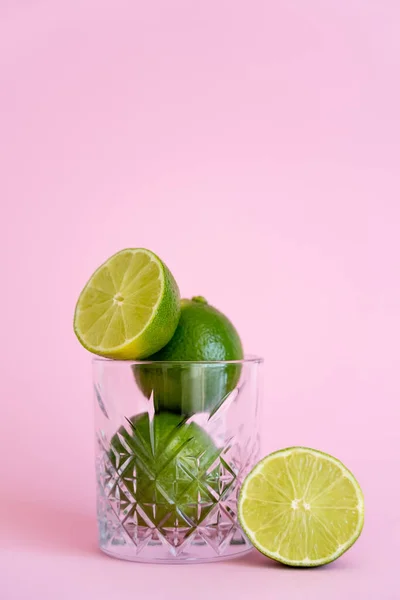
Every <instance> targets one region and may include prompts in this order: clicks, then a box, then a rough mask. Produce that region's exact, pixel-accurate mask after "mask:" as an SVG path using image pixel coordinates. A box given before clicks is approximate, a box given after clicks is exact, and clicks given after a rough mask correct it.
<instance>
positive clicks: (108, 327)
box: [74, 248, 180, 359]
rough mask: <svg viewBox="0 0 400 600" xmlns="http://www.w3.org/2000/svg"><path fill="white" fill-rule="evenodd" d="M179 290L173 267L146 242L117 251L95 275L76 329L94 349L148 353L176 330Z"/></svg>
mask: <svg viewBox="0 0 400 600" xmlns="http://www.w3.org/2000/svg"><path fill="white" fill-rule="evenodd" d="M179 314H180V301H179V290H178V286H177V285H176V282H175V280H174V278H173V276H172V275H171V273H170V271H169V270H168V269H167V267H166V266H165V265H164V263H163V262H162V261H161V260H160V259H159V258H158V257H157V256H156V255H155V254H153V253H152V252H150V251H149V250H145V249H143V248H136V249H127V250H122V251H121V252H118V253H117V254H114V255H113V256H112V257H111V258H109V259H108V260H107V261H106V262H105V263H104V264H103V265H101V267H99V268H98V269H97V271H96V272H95V273H94V274H93V275H92V277H91V278H90V280H89V281H88V283H87V284H86V286H85V288H84V289H83V291H82V293H81V295H80V297H79V299H78V303H77V305H76V309H75V318H74V330H75V333H76V335H77V337H78V339H79V341H80V342H81V344H82V345H83V346H84V347H85V348H86V349H87V350H89V351H90V352H93V353H95V354H99V355H101V356H107V357H109V358H121V359H138V358H145V357H147V356H149V355H150V354H153V353H154V352H157V351H158V350H160V349H161V348H162V347H163V346H164V345H165V344H167V343H168V341H169V340H170V339H171V337H172V336H173V334H174V332H175V329H176V326H177V324H178V320H179Z"/></svg>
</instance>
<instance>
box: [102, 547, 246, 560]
mask: <svg viewBox="0 0 400 600" xmlns="http://www.w3.org/2000/svg"><path fill="white" fill-rule="evenodd" d="M100 550H101V551H102V552H104V553H105V554H107V555H108V556H111V557H112V558H118V559H120V560H128V561H131V562H140V563H150V564H176V565H182V564H193V563H209V562H217V561H223V560H229V559H233V558H237V557H240V556H244V555H245V554H248V553H249V552H251V550H252V547H251V546H250V544H248V543H246V544H243V545H242V544H241V545H233V544H232V546H229V547H228V548H227V549H226V551H225V552H224V553H223V554H220V555H218V554H216V553H215V552H214V551H213V550H212V549H210V547H209V546H207V544H204V545H202V546H200V545H199V546H198V547H197V548H195V547H193V546H191V547H190V550H189V551H186V552H185V551H183V552H182V553H181V554H180V555H179V556H176V557H174V556H172V555H171V554H170V552H169V550H168V549H167V548H164V547H162V545H161V547H159V548H154V547H149V548H148V549H147V551H146V552H143V553H141V554H139V555H138V554H137V553H136V552H135V551H132V548H129V547H111V546H107V547H104V546H103V547H102V546H100Z"/></svg>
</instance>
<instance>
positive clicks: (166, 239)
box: [0, 0, 400, 600]
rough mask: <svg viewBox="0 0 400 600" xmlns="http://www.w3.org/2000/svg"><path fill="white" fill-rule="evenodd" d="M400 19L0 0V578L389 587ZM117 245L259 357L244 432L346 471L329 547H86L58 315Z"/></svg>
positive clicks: (85, 380) (65, 323) (301, 590)
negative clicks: (258, 416)
mask: <svg viewBox="0 0 400 600" xmlns="http://www.w3.org/2000/svg"><path fill="white" fill-rule="evenodd" d="M399 19H400V4H399V2H398V0H392V1H391V0H370V1H366V0H323V1H322V2H321V0H303V1H302V2H296V1H295V0H282V1H280V2H267V1H266V0H262V1H261V0H260V1H256V0H247V1H246V2H239V1H236V0H235V1H233V0H229V1H228V0H226V1H225V0H203V1H202V2H194V1H189V0H168V2H162V1H161V0H159V1H153V0H146V1H145V2H135V1H133V0H112V1H110V2H106V1H105V0H96V1H94V0H85V1H84V2H82V1H81V0H79V1H78V0H68V1H64V2H61V1H54V0H53V1H51V2H50V1H49V0H1V2H0V109H1V110H0V157H1V176H0V197H1V206H2V218H1V222H0V223H1V224H0V227H1V235H0V244H1V251H2V267H1V268H2V282H3V283H2V290H3V292H2V294H1V298H0V302H1V315H2V323H1V336H2V341H3V344H2V357H1V358H2V360H1V365H2V369H1V371H2V378H1V396H2V413H1V418H0V456H1V494H0V504H1V507H0V532H1V533H0V548H1V551H0V573H1V575H0V597H1V599H2V600H14V599H18V600H22V599H23V600H27V599H36V598H41V599H44V598H46V599H47V598H49V599H53V598H57V599H58V600H64V599H70V598H74V599H77V598H85V599H86V598H96V600H100V599H103V598H104V599H109V598H121V597H122V596H123V595H124V597H127V596H128V595H129V596H132V595H134V596H135V597H137V598H144V597H148V598H153V597H154V598H155V597H159V598H166V599H167V600H169V599H172V598H174V599H184V598H185V599H186V598H190V599H191V600H196V599H200V598H201V599H202V600H203V599H204V598H210V599H213V598H225V597H226V598H229V599H236V598H237V599H243V598H247V597H250V598H252V599H255V600H257V599H261V598H263V599H265V598H271V599H273V600H280V599H289V598H290V599H291V600H292V599H294V600H296V599H297V598H299V599H302V598H308V599H309V600H313V599H317V598H318V599H320V598H322V597H323V598H324V599H325V600H331V599H336V598H343V599H347V598H349V599H350V598H352V599H353V598H363V599H369V598H371V599H377V598H379V599H380V600H389V599H397V598H399V597H400V592H398V591H396V590H397V581H398V578H397V571H398V566H397V563H398V559H397V558H396V557H395V556H394V554H395V552H396V551H397V553H399V551H400V548H399V542H398V540H399V539H400V518H399V510H398V507H399V501H400V495H399V483H398V481H399V469H400V450H399V417H400V408H399V405H400V402H399V393H400V370H399V368H400V361H399V339H400V312H399V306H400V283H399V273H400V269H399V267H400V242H399V237H400V236H399V226H400V169H399V166H400V165H399V156H400V117H399V106H400V85H399V73H400V37H399V22H400V21H399ZM126 246H146V247H149V248H151V249H153V250H154V251H156V252H157V253H159V254H160V255H161V257H162V258H163V259H164V260H165V261H166V262H167V264H168V265H169V266H170V268H171V269H172V271H173V272H174V274H175V275H176V278H177V280H178V281H179V283H180V286H181V291H182V293H183V295H195V294H201V295H204V296H206V297H207V298H208V300H209V301H210V302H211V303H213V304H215V305H216V306H218V307H219V308H221V309H222V310H224V311H225V312H226V313H227V314H228V315H229V316H230V317H231V318H232V320H233V321H234V322H235V323H236V325H237V327H238V329H239V330H240V332H241V334H242V337H243V341H244V344H245V347H246V349H247V351H248V352H251V353H260V354H262V355H263V356H264V357H265V359H266V370H265V374H266V385H265V410H264V423H263V432H264V437H263V446H264V448H263V449H264V452H265V453H267V452H268V451H271V450H274V449H277V448H279V447H284V446H286V445H294V444H305V445H309V446H314V447H317V448H320V449H322V450H325V451H327V452H330V453H332V454H334V455H336V456H338V457H339V458H341V459H342V460H343V461H344V462H345V463H346V464H347V465H348V466H349V467H350V468H351V469H352V470H353V471H354V473H355V474H356V476H357V477H358V478H359V481H360V483H361V485H362V487H363V489H364V492H365V497H366V525H365V529H364V533H363V535H362V537H361V538H360V540H359V542H358V543H357V544H356V546H355V547H354V548H353V549H352V550H351V551H350V552H349V553H348V554H347V555H346V556H344V557H343V558H342V559H340V560H339V561H338V562H337V563H334V564H333V565H331V566H329V567H327V568H324V569H319V570H313V571H306V572H305V571H302V570H290V569H284V568H281V567H276V566H275V565H274V564H273V563H271V562H269V561H268V560H267V559H264V558H263V557H261V556H260V555H258V554H254V555H252V556H250V557H248V558H246V559H242V560H237V561H233V562H230V563H223V564H215V565H211V566H205V565H198V566H189V567H188V566H186V567H174V568H172V567H164V566H160V567H154V566H148V565H135V564H129V563H123V562H118V561H116V560H112V559H109V558H107V557H104V556H102V555H101V554H100V553H99V552H98V551H97V549H96V526H95V521H94V514H95V511H94V503H95V498H94V473H93V443H92V388H91V379H90V357H89V355H88V354H87V353H85V351H84V350H83V349H82V348H81V347H80V346H79V344H78V342H77V341H76V340H75V338H74V335H73V332H72V314H73V309H74V304H75V301H76V299H77V296H78V293H79V291H80V289H81V287H82V286H83V284H84V283H85V281H86V279H87V278H88V276H89V275H90V274H91V272H92V271H93V270H94V269H95V268H96V267H97V266H98V264H99V263H100V262H102V261H103V260H104V259H105V258H107V257H108V256H109V255H110V254H112V253H113V252H115V251H117V250H119V249H121V248H123V247H126Z"/></svg>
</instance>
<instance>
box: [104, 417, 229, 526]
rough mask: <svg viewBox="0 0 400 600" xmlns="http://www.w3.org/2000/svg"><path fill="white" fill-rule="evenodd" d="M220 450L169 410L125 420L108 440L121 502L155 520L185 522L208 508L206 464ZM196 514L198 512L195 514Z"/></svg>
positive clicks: (171, 523) (209, 480)
mask: <svg viewBox="0 0 400 600" xmlns="http://www.w3.org/2000/svg"><path fill="white" fill-rule="evenodd" d="M219 454H220V451H219V450H218V449H217V448H216V446H215V445H214V443H213V441H212V439H211V438H210V437H209V436H208V435H207V433H206V432H205V431H204V430H203V429H202V428H201V427H200V426H199V425H197V424H196V423H189V424H188V423H187V419H185V418H182V417H180V416H178V415H175V414H172V413H160V414H158V415H154V418H153V419H150V418H149V415H148V414H147V413H142V414H139V415H136V416H134V417H132V418H131V419H129V420H128V422H127V425H126V427H120V429H119V430H118V431H117V432H116V433H115V434H114V436H113V437H112V439H111V446H110V452H109V457H110V461H111V463H112V464H113V466H114V468H115V469H117V472H118V480H117V481H116V485H117V486H118V488H119V491H118V496H119V498H120V501H121V502H122V503H126V504H128V505H129V504H132V503H135V502H137V503H138V505H139V506H140V508H141V510H142V511H143V512H144V513H145V514H146V515H147V517H148V518H149V519H150V520H151V521H152V522H153V523H155V524H156V525H162V526H163V527H176V526H186V527H187V525H188V524H187V523H185V522H184V521H185V518H187V519H188V520H191V521H193V522H198V520H199V519H201V518H203V517H204V516H205V515H204V511H206V510H209V509H211V508H212V502H215V497H213V495H212V494H210V492H209V489H210V486H211V489H212V488H213V487H216V490H217V489H218V481H217V480H216V481H214V479H213V473H212V470H211V474H210V467H211V466H212V465H213V463H214V462H215V460H216V459H217V458H218V456H219ZM200 513H201V514H200Z"/></svg>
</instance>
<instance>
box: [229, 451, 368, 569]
mask: <svg viewBox="0 0 400 600" xmlns="http://www.w3.org/2000/svg"><path fill="white" fill-rule="evenodd" d="M238 514H239V520H240V523H241V525H242V527H243V530H244V532H245V533H246V535H247V537H248V538H249V540H250V541H251V542H252V544H253V545H254V546H255V547H256V548H257V549H258V550H259V551H260V552H262V553H263V554H265V555H266V556H268V557H269V558H272V559H274V560H277V561H279V562H282V563H284V564H287V565H291V566H296V567H316V566H319V565H324V564H326V563H329V562H332V561H333V560H335V559H336V558H338V557H339V556H341V555H342V554H343V553H344V552H346V550H348V549H349V548H350V546H352V545H353V544H354V542H355V541H356V540H357V538H358V537H359V535H360V533H361V531H362V528H363V523H364V499H363V494H362V491H361V488H360V486H359V484H358V483H357V481H356V479H355V478H354V476H353V475H352V474H351V473H350V471H349V470H348V469H347V468H346V467H345V466H344V465H343V464H342V463H341V462H340V461H339V460H337V459H336V458H333V456H329V455H328V454H324V453H323V452H319V451H318V450H313V449H311V448H302V447H299V446H297V447H293V448H287V449H285V450H279V451H278V452H274V453H272V454H270V455H269V456H267V457H266V458H264V459H263V460H261V461H260V462H259V463H258V464H257V465H256V466H255V467H254V469H253V470H252V471H251V473H250V474H249V475H248V476H247V478H246V479H245V481H244V483H243V486H242V489H241V492H240V497H239V506H238Z"/></svg>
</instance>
